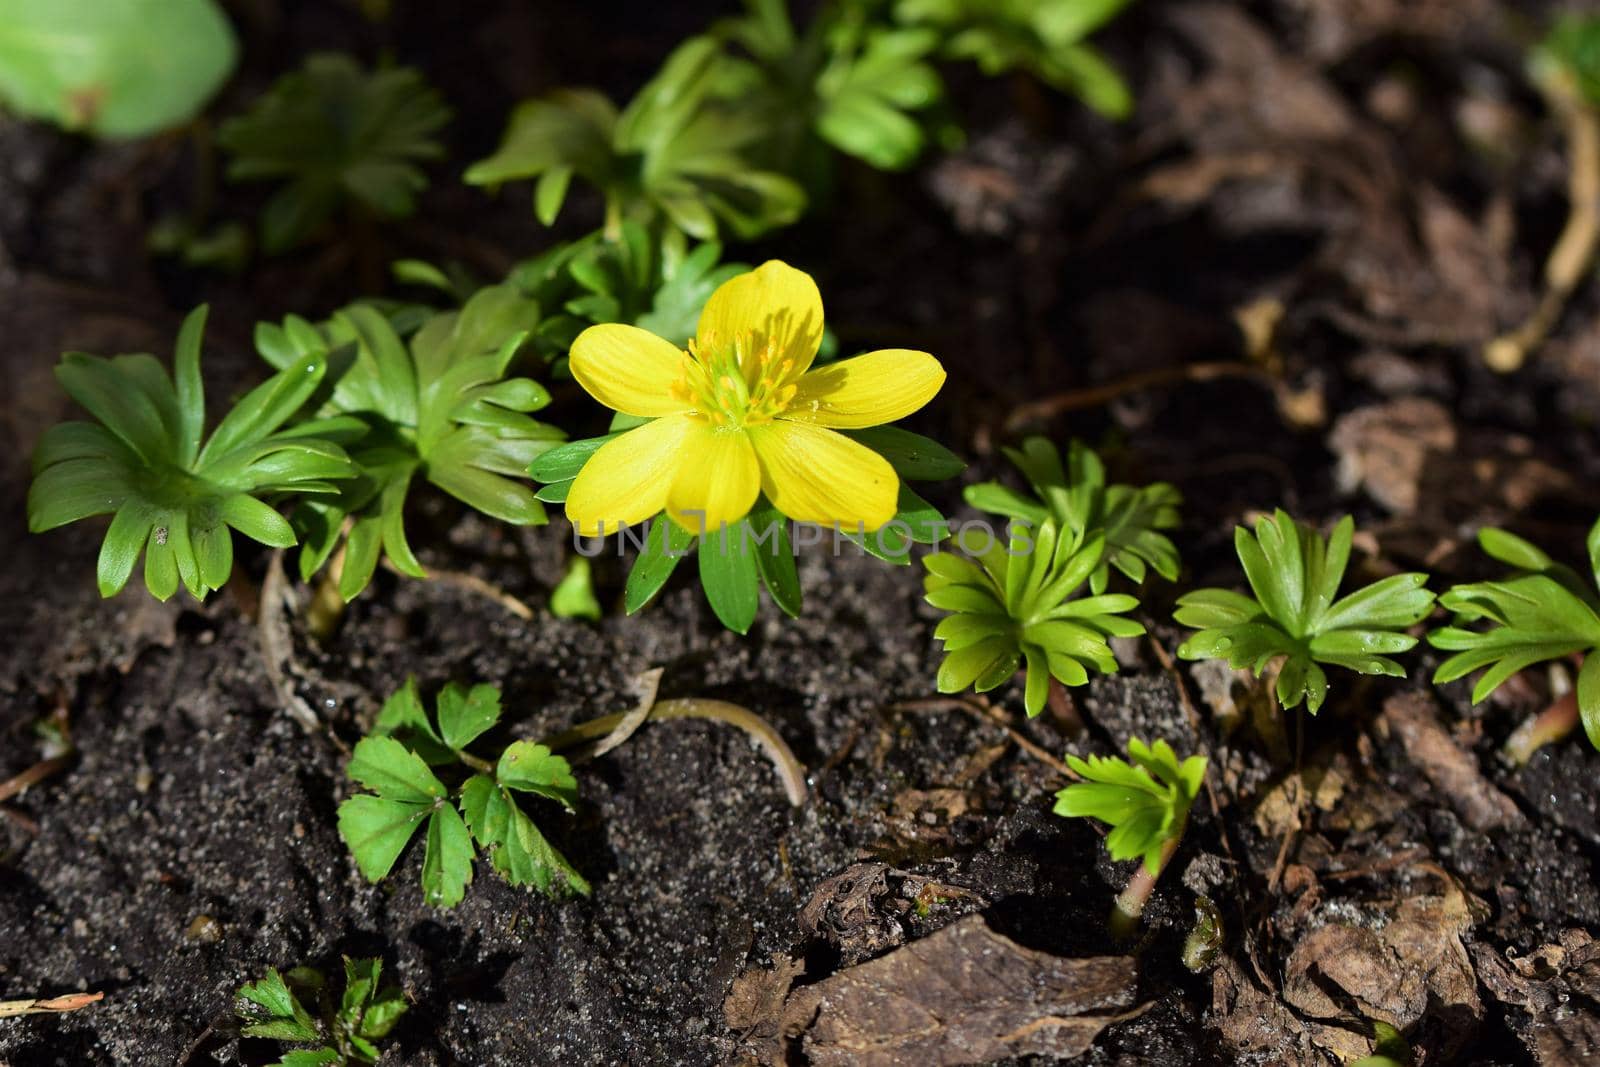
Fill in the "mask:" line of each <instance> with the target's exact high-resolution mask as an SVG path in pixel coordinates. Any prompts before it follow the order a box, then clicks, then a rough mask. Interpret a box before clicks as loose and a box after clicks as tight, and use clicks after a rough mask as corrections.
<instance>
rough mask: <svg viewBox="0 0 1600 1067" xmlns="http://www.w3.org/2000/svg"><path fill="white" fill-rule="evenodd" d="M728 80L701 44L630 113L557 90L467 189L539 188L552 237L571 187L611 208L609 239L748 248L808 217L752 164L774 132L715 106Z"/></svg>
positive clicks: (746, 114) (517, 118)
mask: <svg viewBox="0 0 1600 1067" xmlns="http://www.w3.org/2000/svg"><path fill="white" fill-rule="evenodd" d="M727 75H728V69H727V59H726V58H725V57H724V56H723V55H722V52H721V47H720V45H719V44H718V43H717V42H716V41H713V40H710V39H708V38H705V37H696V38H692V39H690V40H689V41H686V42H685V43H684V44H683V45H681V46H680V47H679V48H678V49H677V50H676V51H674V52H673V53H672V55H671V56H669V57H668V58H667V60H666V62H665V63H664V64H663V65H662V68H661V70H660V72H659V73H657V74H656V76H655V78H654V79H652V80H651V81H650V83H649V84H647V85H646V86H645V87H644V88H643V89H641V90H639V93H638V95H637V96H635V97H634V98H633V100H632V102H631V103H629V104H628V106H627V107H626V108H624V109H622V110H620V111H619V110H618V109H617V107H616V106H615V105H614V104H612V103H611V101H610V100H608V99H607V98H606V97H605V96H604V95H603V94H601V93H599V92H596V91H595V90H592V89H563V90H558V91H556V92H553V93H551V94H549V95H548V96H545V97H543V98H540V99H537V100H529V101H526V102H524V103H523V104H522V105H521V106H519V107H518V108H517V110H516V111H515V112H514V113H513V114H512V116H511V121H510V124H509V125H508V127H507V129H506V133H505V139H504V140H503V141H502V142H501V145H500V148H499V150H498V151H496V152H495V154H494V155H492V156H490V157H489V158H488V159H484V160H482V161H480V162H478V163H475V164H473V165H472V166H471V167H470V168H468V170H467V174H466V180H467V182H469V183H470V184H473V185H499V184H501V183H503V182H507V181H516V180H520V179H529V178H531V179H534V180H535V183H536V184H535V189H534V211H535V214H536V215H537V216H538V218H539V220H540V221H541V222H543V223H544V224H545V225H550V224H551V223H553V222H554V221H555V219H556V216H557V215H558V214H559V213H560V211H561V205H562V204H563V203H564V202H565V200H566V197H567V189H568V186H569V185H570V184H571V182H572V179H573V177H574V176H576V177H580V178H582V179H584V180H585V181H587V182H589V183H590V184H592V185H594V186H595V187H596V188H597V189H599V190H600V192H601V194H602V195H603V196H604V198H605V204H606V209H605V210H606V222H605V232H606V235H607V236H608V237H611V238H617V237H620V236H621V232H622V223H623V222H624V221H626V220H633V221H635V222H638V223H640V224H641V225H644V226H645V227H647V228H648V229H649V230H650V231H651V232H652V233H653V234H656V235H658V236H659V237H661V238H664V239H665V240H666V241H667V243H668V244H669V245H671V246H673V247H675V248H676V249H678V250H679V251H681V250H682V248H683V247H684V243H685V239H686V238H694V239H697V240H701V241H707V240H711V239H713V238H715V237H716V236H717V235H718V233H719V232H722V231H727V232H729V233H731V234H733V235H734V236H736V237H740V238H745V239H748V238H751V237H755V236H757V235H759V234H760V233H762V232H763V231H765V230H769V229H773V228H775V227H779V226H786V225H788V224H789V223H791V222H793V221H795V219H797V218H798V217H799V216H800V212H801V209H802V208H803V207H804V206H805V193H804V192H803V191H802V190H801V188H800V186H798V185H797V184H795V183H794V182H793V181H792V180H790V179H789V178H787V177H785V176H783V175H781V174H778V173H776V172H774V171H770V170H763V169H761V168H760V167H759V166H758V165H757V164H756V163H755V161H754V159H753V158H752V156H751V155H750V149H751V147H752V146H753V145H754V144H755V143H756V142H757V141H758V140H760V138H761V137H762V136H764V134H765V124H764V123H763V121H762V120H761V117H760V116H759V115H757V114H755V113H754V112H752V111H750V110H748V109H743V108H741V107H739V106H738V103H737V101H730V100H724V99H718V97H717V89H718V87H719V85H720V84H721V83H722V82H723V81H724V79H725V78H726V77H727Z"/></svg>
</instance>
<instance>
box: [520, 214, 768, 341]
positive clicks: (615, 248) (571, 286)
mask: <svg viewBox="0 0 1600 1067" xmlns="http://www.w3.org/2000/svg"><path fill="white" fill-rule="evenodd" d="M749 269H750V267H749V266H748V265H747V264H744V263H724V262H722V246H721V245H720V244H718V243H717V242H716V241H706V242H704V243H703V244H697V245H694V246H692V247H690V248H689V249H687V250H686V251H685V252H684V253H683V254H681V255H680V254H676V253H673V252H672V251H671V250H670V249H667V248H661V247H659V246H658V245H657V244H656V243H655V242H654V241H652V240H651V239H650V235H649V233H648V232H647V231H646V230H645V228H644V227H643V226H640V225H639V224H638V223H636V222H624V223H623V224H622V233H621V237H620V238H619V239H617V240H609V239H607V238H606V237H605V236H604V235H603V234H600V233H593V234H590V235H589V236H587V237H584V238H582V239H580V240H577V241H571V242H567V243H564V244H561V245H557V246H556V247H555V248H552V249H550V250H549V251H547V252H544V253H542V254H541V255H539V256H537V257H535V258H533V259H530V260H526V261H524V262H522V263H520V264H518V265H517V266H516V268H515V269H513V270H512V272H511V276H510V277H509V278H508V279H507V281H508V282H509V284H512V285H515V286H516V287H517V288H518V289H520V290H521V291H522V292H523V293H524V294H525V295H526V296H528V297H529V298H531V299H532V300H533V301H535V302H536V303H537V304H538V306H539V308H540V310H541V312H542V313H543V315H542V317H541V318H540V320H539V324H538V325H537V326H536V327H535V328H534V330H533V333H532V335H531V338H530V341H531V343H532V345H533V346H534V348H535V350H536V351H537V352H538V353H539V354H540V355H541V356H543V357H544V358H545V359H546V360H548V361H550V362H551V363H553V364H556V365H557V366H558V368H559V366H561V365H563V364H564V363H565V362H566V355H567V351H568V350H569V349H570V348H571V347H572V342H573V341H575V340H577V338H578V335H579V334H580V333H582V332H583V331H584V330H585V329H587V328H588V327H590V326H593V325H595V324H597V323H602V322H625V323H628V324H630V325H633V326H638V327H639V328H640V329H644V330H649V331H650V332H651V333H653V334H655V335H656V336H658V337H665V338H666V339H668V340H669V341H671V342H673V343H674V344H678V345H682V344H685V343H687V341H688V340H689V338H691V337H693V336H694V329H695V324H696V323H697V322H699V320H700V309H701V308H703V307H705V305H706V301H707V300H709V299H710V298H711V294H712V293H713V292H715V291H716V289H717V287H718V286H719V285H721V284H722V283H723V282H725V281H727V280H728V279H730V278H733V277H735V276H737V275H740V274H744V273H745V272H746V271H748V270H749Z"/></svg>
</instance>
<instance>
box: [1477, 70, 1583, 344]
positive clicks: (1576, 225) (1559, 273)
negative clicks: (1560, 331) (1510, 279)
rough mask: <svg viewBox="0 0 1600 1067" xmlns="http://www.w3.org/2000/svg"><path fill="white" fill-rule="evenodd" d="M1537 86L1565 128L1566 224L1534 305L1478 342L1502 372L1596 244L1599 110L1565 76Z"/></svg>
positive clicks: (1556, 306)
mask: <svg viewBox="0 0 1600 1067" xmlns="http://www.w3.org/2000/svg"><path fill="white" fill-rule="evenodd" d="M1542 88H1543V89H1544V95H1545V99H1546V100H1548V101H1549V103H1550V107H1551V109H1552V110H1553V111H1555V113H1556V114H1557V115H1559V116H1560V117H1561V120H1562V124H1563V126H1564V127H1565V130H1566V136H1567V202H1568V208H1567V212H1568V213H1567V224H1566V227H1565V228H1564V229H1563V230H1562V231H1561V236H1560V238H1558V239H1557V241H1556V245H1555V247H1554V248H1553V249H1551V250H1550V258H1549V259H1547V260H1545V264H1544V283H1545V291H1544V296H1542V297H1541V298H1540V299H1539V306H1538V307H1537V308H1535V309H1534V312H1533V314H1532V315H1531V316H1529V318H1528V320H1527V321H1526V322H1524V323H1523V324H1522V325H1521V326H1518V327H1517V328H1516V329H1515V330H1512V331H1511V332H1510V333H1506V334H1502V335H1500V336H1499V337H1496V338H1495V339H1494V340H1492V341H1490V342H1489V343H1488V344H1487V345H1485V346H1484V349H1483V359H1484V362H1485V363H1487V364H1488V365H1489V368H1490V369H1491V370H1496V371H1499V372H1500V373H1502V374H1509V373H1511V372H1512V371H1515V370H1517V369H1519V368H1520V367H1521V366H1522V364H1523V363H1524V362H1526V361H1527V358H1528V356H1529V355H1530V354H1531V353H1532V352H1533V351H1534V350H1535V349H1537V348H1538V347H1539V346H1540V345H1542V344H1543V343H1544V341H1545V338H1547V337H1548V336H1549V335H1550V331H1551V330H1552V329H1554V328H1555V325H1556V323H1557V322H1558V321H1559V320H1560V318H1561V313H1562V311H1564V310H1565V309H1566V306H1567V301H1568V299H1569V298H1571V296H1572V294H1573V292H1574V291H1576V290H1577V288H1578V286H1579V285H1581V284H1582V283H1583V281H1584V279H1585V278H1587V277H1588V276H1589V265H1590V264H1591V263H1593V262H1594V257H1595V251H1596V249H1597V248H1600V114H1597V113H1596V112H1595V110H1594V109H1593V108H1591V107H1589V106H1588V105H1587V104H1585V103H1584V102H1583V100H1581V99H1580V98H1579V94H1578V92H1577V90H1576V89H1574V88H1573V87H1572V86H1570V85H1568V84H1567V83H1566V80H1565V79H1557V78H1553V79H1549V80H1547V81H1546V83H1545V84H1544V85H1543V86H1542Z"/></svg>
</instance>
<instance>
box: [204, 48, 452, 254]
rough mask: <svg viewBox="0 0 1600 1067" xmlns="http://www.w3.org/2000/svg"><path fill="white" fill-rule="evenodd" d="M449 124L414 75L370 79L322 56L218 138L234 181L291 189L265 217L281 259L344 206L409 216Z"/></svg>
mask: <svg viewBox="0 0 1600 1067" xmlns="http://www.w3.org/2000/svg"><path fill="white" fill-rule="evenodd" d="M449 118H450V112H449V110H448V109H447V108H445V106H444V104H443V102H442V101H441V100H440V98H439V95H438V94H437V93H436V92H434V91H433V89H431V88H430V87H429V86H428V85H427V83H426V82H425V81H423V79H422V76H421V75H420V74H419V73H418V72H417V71H415V70H412V69H409V68H404V67H401V68H391V69H386V70H377V71H373V72H371V73H369V72H367V71H364V70H362V69H361V67H360V66H359V65H358V64H357V63H356V62H355V61H354V60H353V59H351V58H350V57H349V56H346V55H340V54H332V53H322V54H317V55H312V56H310V57H308V58H307V59H306V61H305V63H304V65H303V66H302V67H301V69H300V70H297V71H295V72H293V73H290V74H286V75H284V76H283V77H282V78H280V79H278V81H277V82H276V83H275V84H274V85H273V87H272V88H271V89H270V90H268V92H267V93H266V94H264V95H263V96H262V97H261V98H260V99H259V100H257V101H256V103H255V105H254V106H253V107H252V108H251V109H250V111H249V112H247V113H246V114H244V115H241V116H238V117H236V118H233V119H230V120H229V121H228V122H225V123H224V124H223V125H222V127H221V129H220V130H219V131H218V133H217V140H218V143H219V144H221V145H222V147H223V149H224V150H225V151H227V152H228V153H229V154H230V155H231V156H232V157H233V160H232V162H231V163H230V164H229V167H228V176H229V178H231V179H234V180H236V181H252V180H264V179H271V180H281V181H283V182H285V183H286V184H285V185H284V186H283V188H282V189H280V190H279V191H278V192H277V193H276V194H275V195H274V196H273V198H272V200H271V201H270V202H269V203H268V205H267V208H266V210H265V212H264V213H263V215H262V244H263V246H264V247H265V248H266V250H267V251H268V252H281V251H283V250H285V249H288V248H291V247H293V246H294V245H296V244H299V243H300V242H302V241H304V240H305V239H306V238H308V237H310V236H311V235H312V234H313V233H315V231H316V230H317V229H319V228H320V227H321V226H322V225H323V224H325V223H326V222H328V220H329V219H330V218H331V217H332V216H333V214H334V212H335V211H336V210H337V209H338V208H339V206H340V205H341V204H342V203H345V202H354V203H357V204H360V205H361V206H362V207H363V208H364V209H365V210H366V211H368V212H370V213H372V214H374V215H377V216H379V217H383V218H400V217H404V216H407V215H410V214H411V213H412V211H413V210H414V209H415V205H416V195H417V193H418V192H420V191H421V190H422V189H423V188H425V187H426V185H427V178H426V176H425V175H424V174H423V172H422V170H421V169H420V168H419V167H418V165H417V164H418V163H419V162H422V161H425V160H430V159H437V158H439V157H440V156H442V155H443V154H444V149H443V147H442V146H441V145H440V144H439V142H438V141H437V140H436V139H435V137H434V135H435V134H436V133H437V132H438V130H439V128H440V127H442V126H443V125H444V124H445V123H446V122H448V121H449Z"/></svg>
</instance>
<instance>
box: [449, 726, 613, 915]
mask: <svg viewBox="0 0 1600 1067" xmlns="http://www.w3.org/2000/svg"><path fill="white" fill-rule="evenodd" d="M540 747H542V746H540ZM554 758H555V759H560V757H554ZM561 762H562V763H563V764H565V762H566V761H565V760H561ZM461 810H462V813H463V814H464V815H465V816H466V820H467V825H468V826H470V827H471V828H472V835H473V837H474V838H475V839H476V840H477V842H478V844H479V845H481V846H482V847H483V848H485V849H486V850H488V852H489V857H490V860H491V862H493V864H494V868H495V870H497V871H499V872H500V874H501V876H502V877H504V878H505V880H506V881H507V882H508V883H510V884H511V885H514V886H524V885H527V886H533V887H534V888H535V889H536V890H537V891H539V892H540V893H545V894H548V895H552V896H560V895H565V894H568V893H576V894H580V895H585V896H586V895H588V893H589V883H588V882H587V881H585V880H584V878H583V876H582V875H580V874H579V873H578V872H577V871H576V870H575V869H573V867H572V865H571V864H569V863H568V862H567V861H566V859H565V857H563V856H562V855H561V854H560V853H559V852H557V851H556V850H555V849H554V848H553V847H552V846H551V845H550V843H549V842H548V841H547V840H546V839H545V837H544V835H543V834H541V833H539V829H538V827H537V826H535V825H534V823H533V820H532V819H530V818H528V816H527V814H526V813H525V812H523V810H522V809H521V808H520V807H519V806H518V805H517V802H516V800H515V799H514V798H513V797H512V796H511V792H510V788H508V786H507V785H506V784H501V783H497V782H496V781H494V780H493V779H491V778H490V777H488V776H487V775H482V774H480V775H475V776H473V777H472V778H471V779H469V780H468V781H467V784H466V785H465V786H464V787H463V788H462V791H461Z"/></svg>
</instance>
